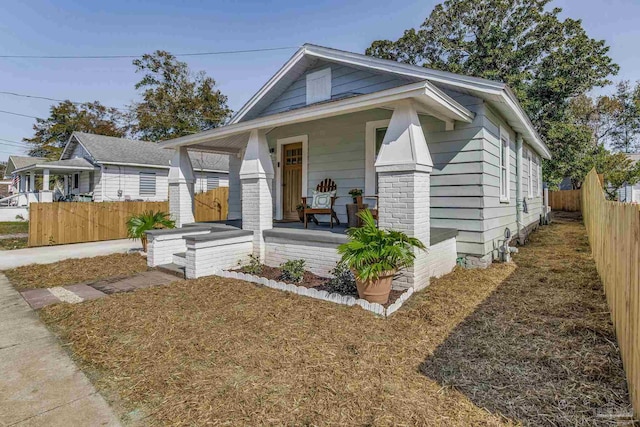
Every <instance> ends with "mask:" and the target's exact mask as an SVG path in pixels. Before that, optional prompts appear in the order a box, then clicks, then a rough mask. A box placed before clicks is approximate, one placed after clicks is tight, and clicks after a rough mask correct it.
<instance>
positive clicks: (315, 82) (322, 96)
mask: <svg viewBox="0 0 640 427" xmlns="http://www.w3.org/2000/svg"><path fill="white" fill-rule="evenodd" d="M327 99H331V68H325V69H323V70H320V71H316V72H313V73H309V74H307V105H309V104H313V103H316V102H320V101H326V100H327Z"/></svg>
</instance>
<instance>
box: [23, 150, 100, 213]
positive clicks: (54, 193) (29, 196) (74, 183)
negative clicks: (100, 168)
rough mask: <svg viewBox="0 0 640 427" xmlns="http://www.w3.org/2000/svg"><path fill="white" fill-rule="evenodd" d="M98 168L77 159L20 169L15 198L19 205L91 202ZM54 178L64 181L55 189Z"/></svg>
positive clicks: (40, 163)
mask: <svg viewBox="0 0 640 427" xmlns="http://www.w3.org/2000/svg"><path fill="white" fill-rule="evenodd" d="M95 170H96V168H95V167H94V166H93V165H92V164H91V163H89V162H88V161H87V160H85V159H80V158H75V159H68V160H57V161H51V162H38V163H36V164H33V165H29V166H27V167H24V168H21V169H16V170H15V171H13V174H12V175H13V176H17V177H18V180H17V182H18V193H17V194H14V195H13V196H11V197H12V198H13V199H15V201H16V203H15V204H16V205H17V206H27V205H29V204H30V203H46V202H53V201H59V200H61V199H70V198H71V197H72V196H76V197H77V201H91V195H90V192H91V183H92V182H93V174H94V172H95ZM53 177H62V181H61V182H60V183H59V184H58V185H56V183H54V185H53V186H52V185H51V184H52V178H53Z"/></svg>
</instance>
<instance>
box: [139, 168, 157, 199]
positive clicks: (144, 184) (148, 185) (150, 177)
mask: <svg viewBox="0 0 640 427" xmlns="http://www.w3.org/2000/svg"><path fill="white" fill-rule="evenodd" d="M138 194H140V195H141V196H155V195H156V174H155V173H148V172H140V190H139V193H138Z"/></svg>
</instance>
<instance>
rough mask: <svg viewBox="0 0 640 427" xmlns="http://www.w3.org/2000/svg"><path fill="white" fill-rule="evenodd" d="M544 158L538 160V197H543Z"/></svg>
mask: <svg viewBox="0 0 640 427" xmlns="http://www.w3.org/2000/svg"><path fill="white" fill-rule="evenodd" d="M542 184H543V182H542V157H540V158H539V160H538V197H540V196H542Z"/></svg>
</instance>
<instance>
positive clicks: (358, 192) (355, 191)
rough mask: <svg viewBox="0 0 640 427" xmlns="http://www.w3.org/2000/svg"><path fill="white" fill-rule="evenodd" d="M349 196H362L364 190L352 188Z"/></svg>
mask: <svg viewBox="0 0 640 427" xmlns="http://www.w3.org/2000/svg"><path fill="white" fill-rule="evenodd" d="M349 195H350V196H351V197H358V196H362V189H361V188H352V189H351V190H349Z"/></svg>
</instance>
